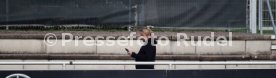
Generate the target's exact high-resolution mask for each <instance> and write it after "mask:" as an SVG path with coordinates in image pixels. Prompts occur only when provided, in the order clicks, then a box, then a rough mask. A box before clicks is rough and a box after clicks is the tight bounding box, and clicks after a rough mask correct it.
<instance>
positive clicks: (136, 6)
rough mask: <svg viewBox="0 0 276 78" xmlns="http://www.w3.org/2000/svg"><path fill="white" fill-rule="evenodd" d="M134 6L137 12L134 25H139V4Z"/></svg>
mask: <svg viewBox="0 0 276 78" xmlns="http://www.w3.org/2000/svg"><path fill="white" fill-rule="evenodd" d="M133 8H134V9H135V12H134V13H135V16H134V20H135V23H134V26H135V27H137V25H138V5H137V4H135V5H134V7H133Z"/></svg>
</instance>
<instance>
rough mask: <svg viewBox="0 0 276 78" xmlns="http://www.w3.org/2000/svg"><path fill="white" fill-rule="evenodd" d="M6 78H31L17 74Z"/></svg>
mask: <svg viewBox="0 0 276 78" xmlns="http://www.w3.org/2000/svg"><path fill="white" fill-rule="evenodd" d="M6 78H31V77H30V76H28V75H25V74H20V73H17V74H11V75H9V76H7V77H6Z"/></svg>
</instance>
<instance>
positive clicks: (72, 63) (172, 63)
mask: <svg viewBox="0 0 276 78" xmlns="http://www.w3.org/2000/svg"><path fill="white" fill-rule="evenodd" d="M0 65H63V69H66V65H168V66H169V69H172V65H276V61H251V62H248V61H239V62H72V61H63V62H0Z"/></svg>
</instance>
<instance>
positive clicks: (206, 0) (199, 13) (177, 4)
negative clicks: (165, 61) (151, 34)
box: [0, 0, 246, 27]
mask: <svg viewBox="0 0 276 78" xmlns="http://www.w3.org/2000/svg"><path fill="white" fill-rule="evenodd" d="M0 1H1V3H0V4H1V5H0V6H1V8H0V10H1V12H0V14H3V13H5V12H3V11H5V7H4V6H5V5H7V4H6V3H5V2H4V1H5V0H0ZM8 5H9V7H8V8H9V9H8V10H9V12H8V13H9V14H8V17H9V21H8V22H9V24H49V25H53V24H93V25H128V24H132V25H133V24H134V22H135V13H137V14H138V24H139V25H154V26H165V27H228V26H231V27H244V26H246V0H9V4H8ZM135 5H137V8H134V6H135ZM2 10H3V11H2ZM1 17H3V15H2V16H1ZM5 23H6V21H4V20H3V18H1V19H0V24H5Z"/></svg>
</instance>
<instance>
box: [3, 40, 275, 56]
mask: <svg viewBox="0 0 276 78" xmlns="http://www.w3.org/2000/svg"><path fill="white" fill-rule="evenodd" d="M118 42H120V43H123V44H125V43H130V42H133V45H128V44H126V45H123V46H120V45H118V44H117V43H118ZM90 43H93V44H100V43H104V44H108V45H84V44H83V40H78V41H77V42H75V41H72V42H68V43H66V44H65V46H62V41H61V40H57V43H56V45H54V46H48V45H46V44H45V43H44V41H43V40H35V39H28V40H24V39H0V53H88V54H126V53H125V50H124V48H129V49H130V50H132V51H134V52H138V51H139V48H140V47H141V45H139V44H142V42H141V41H137V40H132V41H129V40H118V41H115V40H108V41H107V40H97V41H91V42H90ZM112 43H115V45H114V46H110V45H109V44H112ZM158 43H159V44H157V54H177V55H181V54H182V55H184V54H185V55H190V54H197V55H202V54H226V55H228V54H271V41H269V40H268V41H262V40H255V41H252V40H251V41H245V40H238V41H232V46H231V45H227V46H221V45H220V43H221V42H218V41H215V42H213V43H215V44H214V45H213V46H208V45H200V44H204V43H203V42H201V41H196V42H194V41H186V43H184V42H179V41H168V42H167V43H168V45H162V44H165V43H166V41H163V40H159V41H158ZM207 43H212V42H208V41H207ZM216 43H219V44H216ZM193 44H195V45H193Z"/></svg>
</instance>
